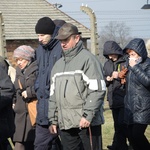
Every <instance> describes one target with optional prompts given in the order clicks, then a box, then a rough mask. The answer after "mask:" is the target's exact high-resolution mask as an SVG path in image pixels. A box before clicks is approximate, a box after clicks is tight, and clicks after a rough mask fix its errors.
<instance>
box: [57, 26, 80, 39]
mask: <svg viewBox="0 0 150 150" xmlns="http://www.w3.org/2000/svg"><path fill="white" fill-rule="evenodd" d="M76 34H81V32H78V28H77V27H76V26H74V25H73V24H71V23H65V24H64V25H63V26H62V27H61V28H60V29H59V31H58V35H57V36H56V37H55V38H56V39H59V40H65V39H67V38H68V37H69V36H71V35H76Z"/></svg>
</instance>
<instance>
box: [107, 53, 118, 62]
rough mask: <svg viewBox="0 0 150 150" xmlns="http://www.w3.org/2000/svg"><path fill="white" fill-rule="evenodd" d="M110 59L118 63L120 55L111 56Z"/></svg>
mask: <svg viewBox="0 0 150 150" xmlns="http://www.w3.org/2000/svg"><path fill="white" fill-rule="evenodd" d="M108 58H109V59H111V60H112V61H117V59H118V55H117V54H111V55H108Z"/></svg>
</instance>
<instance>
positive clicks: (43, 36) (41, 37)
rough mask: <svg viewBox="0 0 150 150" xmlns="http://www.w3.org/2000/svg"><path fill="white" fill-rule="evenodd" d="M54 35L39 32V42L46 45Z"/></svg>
mask: <svg viewBox="0 0 150 150" xmlns="http://www.w3.org/2000/svg"><path fill="white" fill-rule="evenodd" d="M51 38H52V36H51V35H50V34H38V39H39V42H40V43H42V44H43V45H46V44H48V43H49V41H50V40H51Z"/></svg>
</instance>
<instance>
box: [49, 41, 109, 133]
mask: <svg viewBox="0 0 150 150" xmlns="http://www.w3.org/2000/svg"><path fill="white" fill-rule="evenodd" d="M51 77H52V84H51V91H50V99H49V121H50V123H52V124H56V125H57V124H58V125H59V128H60V129H61V130H62V129H65V130H66V129H70V128H79V122H80V120H81V118H82V116H84V117H85V118H86V119H87V120H88V121H89V122H91V125H100V124H102V123H104V118H103V101H104V96H105V92H106V86H105V81H104V77H103V71H102V67H101V64H100V62H99V61H98V60H97V59H96V57H95V56H94V55H92V54H91V53H90V52H89V51H87V50H86V49H84V47H83V44H82V41H79V42H78V44H77V45H76V47H75V48H73V49H71V50H69V51H66V52H64V57H62V58H61V59H59V60H58V61H57V62H56V64H55V65H54V67H53V69H52V74H51Z"/></svg>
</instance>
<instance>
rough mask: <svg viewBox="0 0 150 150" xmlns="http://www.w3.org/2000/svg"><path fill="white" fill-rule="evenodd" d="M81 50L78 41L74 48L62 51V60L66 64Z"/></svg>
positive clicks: (81, 46)
mask: <svg viewBox="0 0 150 150" xmlns="http://www.w3.org/2000/svg"><path fill="white" fill-rule="evenodd" d="M82 49H83V43H82V41H81V40H80V41H79V42H78V43H77V44H76V46H75V47H74V48H71V49H68V50H66V51H63V56H64V60H65V61H66V62H68V61H70V60H71V59H72V58H74V57H75V56H76V55H77V54H78V53H79V52H80V51H81V50H82Z"/></svg>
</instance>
